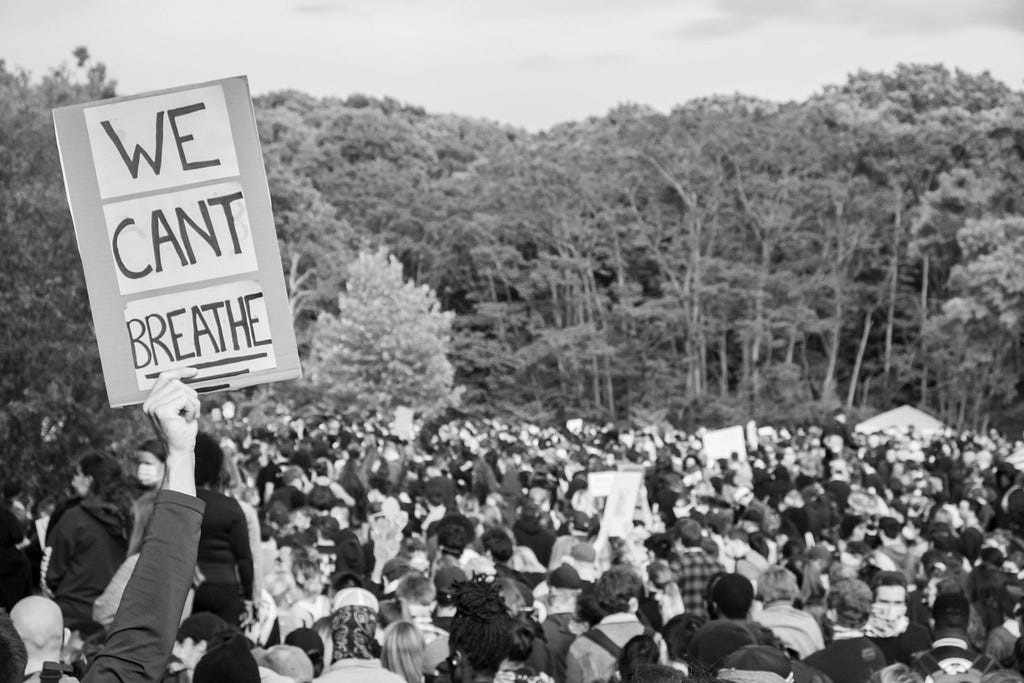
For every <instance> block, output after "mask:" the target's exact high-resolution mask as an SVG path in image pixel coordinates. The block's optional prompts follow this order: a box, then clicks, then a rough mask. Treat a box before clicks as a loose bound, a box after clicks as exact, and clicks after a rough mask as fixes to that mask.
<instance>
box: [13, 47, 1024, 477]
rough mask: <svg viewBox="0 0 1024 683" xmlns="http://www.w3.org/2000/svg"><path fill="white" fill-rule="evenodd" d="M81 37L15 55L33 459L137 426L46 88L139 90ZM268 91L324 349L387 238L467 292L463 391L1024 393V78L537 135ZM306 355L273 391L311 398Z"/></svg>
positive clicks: (449, 304) (691, 113)
mask: <svg viewBox="0 0 1024 683" xmlns="http://www.w3.org/2000/svg"><path fill="white" fill-rule="evenodd" d="M76 56H77V57H78V58H79V64H78V66H77V67H68V66H65V67H61V68H59V69H55V70H54V71H53V72H52V73H49V74H47V75H45V76H44V77H42V78H41V79H38V80H34V79H32V78H30V77H29V76H28V75H27V74H25V73H22V72H20V71H17V70H13V69H10V68H8V67H6V66H3V64H2V62H0V231H2V237H3V241H4V245H5V248H4V249H2V250H0V291H2V294H0V316H2V318H0V319H2V320H3V324H2V325H0V329H2V330H3V339H2V340H3V344H2V349H0V400H3V401H4V404H5V406H6V407H5V409H4V410H3V411H2V412H0V441H2V442H3V443H5V444H6V445H7V446H6V447H7V448H8V450H9V451H11V454H12V458H14V459H15V460H18V462H21V460H20V459H19V458H22V457H24V458H35V459H36V460H39V457H42V461H45V460H46V458H59V457H60V454H61V453H64V454H66V453H67V452H68V451H73V450H76V449H78V450H80V449H81V448H83V447H85V446H88V445H90V444H103V443H106V442H108V441H109V439H110V438H111V436H112V435H113V434H122V433H131V431H130V429H129V430H128V431H124V430H125V429H126V427H125V424H126V422H130V421H131V418H130V417H128V416H126V415H125V414H124V413H123V411H111V410H110V409H109V408H106V407H105V394H104V391H103V385H102V380H101V377H100V368H99V362H98V356H97V351H96V346H95V340H94V338H93V335H92V331H91V323H90V319H89V313H88V302H87V298H86V294H85V287H84V280H83V277H82V274H81V266H80V263H79V261H78V255H77V250H76V249H75V246H74V233H73V229H72V226H71V220H70V214H69V213H68V210H67V205H66V201H65V199H64V193H63V188H62V181H61V175H60V166H59V160H58V158H57V152H56V145H55V143H54V139H53V129H52V124H51V119H50V113H49V110H50V108H52V107H55V106H60V105H63V104H69V103H72V102H79V101H89V100H94V99H99V98H102V97H109V96H112V95H113V94H114V93H115V91H116V87H115V84H114V82H113V81H111V80H110V79H109V77H108V75H107V74H106V71H105V69H104V68H103V66H102V65H101V64H95V63H93V62H92V61H91V60H90V59H89V58H88V54H87V53H83V54H76ZM255 106H256V116H257V123H258V128H259V132H260V136H261V139H262V144H263V153H264V160H265V164H266V168H267V174H268V179H269V183H270V191H271V196H272V200H273V208H274V214H275V220H276V222H277V228H278V234H279V239H280V245H281V251H282V258H283V262H284V268H285V276H286V282H287V285H288V293H289V297H290V300H291V303H292V306H293V312H294V317H295V325H296V330H297V333H298V337H299V340H300V352H301V354H302V356H303V358H310V357H312V358H313V359H314V360H316V359H317V358H322V357H323V356H324V353H325V352H324V343H323V340H322V339H321V340H319V341H318V334H320V333H321V332H318V330H320V331H322V330H324V329H325V328H332V327H333V328H337V324H338V323H337V321H338V320H340V319H341V318H340V317H339V312H341V309H343V308H345V306H346V303H345V301H344V299H339V292H341V291H342V290H343V288H344V285H345V283H346V282H348V281H349V279H350V277H351V275H352V273H351V269H352V268H353V267H354V264H358V263H359V259H358V258H357V255H358V254H359V253H360V252H365V251H369V252H375V251H377V250H379V249H386V250H388V251H390V253H391V254H393V255H394V256H395V257H396V258H397V259H398V262H399V263H400V264H401V268H402V271H403V273H404V276H405V278H407V279H408V280H410V281H412V282H413V283H414V284H415V285H417V286H419V285H425V286H427V287H429V288H430V289H431V290H432V291H433V292H434V293H436V300H437V302H438V303H439V306H440V309H442V310H444V311H446V312H447V313H448V314H449V316H448V317H449V318H450V319H448V320H447V321H446V322H445V324H444V326H445V335H447V344H448V348H447V356H448V360H449V361H450V364H451V368H447V367H441V366H437V364H434V365H435V366H437V372H439V373H442V375H443V374H445V373H448V377H449V378H450V377H451V376H452V373H453V381H454V385H455V386H457V387H459V409H460V410H462V411H464V412H468V413H482V414H500V415H506V416H507V415H514V416H517V417H520V418H523V419H529V420H534V421H538V422H555V421H561V420H564V419H567V418H571V417H576V416H581V417H587V418H591V419H597V420H602V421H605V420H606V421H628V420H633V421H640V422H665V421H667V422H672V423H674V424H676V425H679V426H684V427H686V426H694V425H697V424H709V425H721V424H731V423H735V422H737V421H739V420H742V419H749V418H754V419H758V420H761V421H781V422H794V421H799V420H803V419H806V418H809V417H812V416H815V415H818V414H820V412H821V411H822V410H825V409H828V408H831V407H836V406H844V407H846V408H848V409H850V410H853V411H858V410H859V411H864V412H869V411H871V410H874V409H881V408H887V407H891V406H893V405H896V404H900V403H911V404H915V405H919V406H921V407H922V408H924V409H926V410H929V411H931V412H933V413H934V414H936V415H937V416H939V417H940V418H941V419H943V420H945V421H947V422H948V423H949V424H951V425H954V426H957V427H962V428H975V429H982V428H985V427H987V426H989V425H992V424H995V425H999V426H1007V425H1013V424H1014V422H1013V419H1014V418H1015V417H1019V416H1020V415H1021V413H1022V411H1021V410H1020V402H1019V400H1018V395H1017V392H1018V389H1019V388H1020V387H1019V384H1020V380H1019V377H1020V364H1021V354H1020V341H1021V332H1022V327H1021V326H1022V323H1024V321H1022V317H1024V269H1022V268H1021V263H1022V262H1024V207H1022V194H1021V189H1020V188H1021V187H1024V183H1022V181H1024V97H1022V92H1021V91H1019V90H1014V89H1011V88H1010V87H1008V86H1007V85H1005V84H1003V83H1001V82H999V81H997V80H995V79H994V78H992V77H991V76H990V75H988V74H987V73H983V74H967V73H963V72H960V71H952V72H951V71H949V70H948V69H946V68H944V67H941V66H933V65H900V66H897V67H896V68H895V69H894V70H893V71H891V72H885V73H866V72H861V73H857V74H853V75H851V76H849V77H848V79H847V80H846V82H844V83H841V84H836V85H827V86H824V87H823V88H822V89H821V90H820V91H819V92H818V93H816V94H815V95H813V96H812V97H809V98H808V99H806V100H805V101H801V102H787V103H776V102H769V101H764V100H758V99H754V98H750V97H745V96H742V95H733V96H714V97H707V98H702V99H697V100H692V101H689V102H686V103H685V104H681V105H679V106H678V107H676V108H675V109H673V110H672V111H670V112H668V113H664V112H659V111H655V110H652V109H650V108H647V107H644V106H642V105H622V106H619V107H617V108H615V109H614V110H612V111H610V112H608V113H607V114H606V115H604V116H600V117H593V118H590V119H587V120H584V121H575V122H569V123H565V124H562V125H558V126H555V127H553V128H551V129H549V130H545V131H541V132H537V133H531V132H527V131H524V130H521V129H517V128H514V127H510V126H507V125H501V124H498V123H494V122H490V121H484V120H478V119H472V118H468V117H462V116H457V115H438V114H431V113H428V112H426V111H424V110H423V109H422V108H419V107H416V106H412V105H408V104H404V103H401V102H399V101H397V100H394V99H389V98H385V99H375V98H370V97H366V96H362V95H353V96H350V97H347V98H315V97H312V96H309V95H307V94H304V93H300V92H296V91H281V92H273V93H269V94H266V95H262V96H259V97H257V98H256V100H255ZM363 270H364V271H365V270H366V268H365V265H364V266H363ZM417 296H419V295H415V296H414V295H412V294H409V295H408V296H406V297H405V298H409V297H412V298H416V297H417ZM400 298H401V297H400ZM332 321H333V322H332ZM449 324H450V331H448V327H447V326H448V325H449ZM427 327H430V326H427ZM421 332H422V331H419V332H417V334H419V333H421ZM396 344H398V345H399V346H402V344H399V343H398V342H396ZM405 346H410V344H405ZM411 346H415V344H412V345H411ZM428 365H429V363H428ZM315 369H317V370H319V366H318V367H317V368H315ZM406 371H407V368H406ZM309 376H310V378H311V379H309V380H307V383H306V384H304V385H298V386H289V385H286V384H282V385H271V386H269V387H266V388H264V389H263V390H262V392H263V393H261V394H260V396H262V397H278V398H284V399H287V400H291V401H293V402H294V401H299V400H309V396H310V393H309V389H310V387H311V386H313V384H310V382H314V379H317V381H322V379H323V376H322V373H320V372H312V373H309ZM437 379H438V378H437V377H433V376H431V377H428V378H426V379H425V382H428V383H429V382H436V381H437ZM449 381H450V380H449ZM335 398H336V399H337V402H336V404H333V405H330V406H322V407H323V408H324V409H333V410H337V411H339V412H342V413H344V412H352V411H353V410H355V409H356V408H365V406H364V405H363V404H361V403H359V401H358V400H357V399H353V398H352V397H351V396H350V397H348V398H342V397H337V396H335ZM40 453H42V454H43V456H39V455H38V454H40Z"/></svg>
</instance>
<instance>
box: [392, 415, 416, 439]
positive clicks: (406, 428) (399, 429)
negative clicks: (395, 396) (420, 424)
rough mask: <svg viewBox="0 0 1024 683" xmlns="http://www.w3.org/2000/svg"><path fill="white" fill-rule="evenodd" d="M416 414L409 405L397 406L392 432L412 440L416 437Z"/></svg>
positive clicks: (399, 436) (400, 437) (401, 437)
mask: <svg viewBox="0 0 1024 683" xmlns="http://www.w3.org/2000/svg"><path fill="white" fill-rule="evenodd" d="M414 415H415V413H414V412H413V409H412V408H409V407H408V406H398V407H397V408H395V419H394V421H392V423H391V433H392V434H394V435H395V436H397V437H398V438H399V439H401V440H403V441H406V442H411V441H412V440H413V439H415V438H416V427H415V426H414V425H413V417H414Z"/></svg>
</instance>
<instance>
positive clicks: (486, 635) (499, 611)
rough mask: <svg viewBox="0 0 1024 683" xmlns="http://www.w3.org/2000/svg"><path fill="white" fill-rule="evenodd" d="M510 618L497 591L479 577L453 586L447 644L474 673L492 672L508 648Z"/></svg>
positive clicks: (505, 655)
mask: <svg viewBox="0 0 1024 683" xmlns="http://www.w3.org/2000/svg"><path fill="white" fill-rule="evenodd" d="M512 625H513V622H512V617H511V615H510V614H509V612H508V609H507V608H506V607H505V601H504V599H503V598H502V596H501V593H500V592H499V591H498V589H497V588H495V587H494V585H492V584H491V583H489V582H487V581H486V580H484V579H482V578H478V579H475V580H473V581H463V582H460V583H458V584H456V586H455V616H454V617H453V618H452V627H451V631H450V632H449V640H448V642H449V645H450V647H451V649H452V650H453V651H455V650H459V651H461V652H462V654H463V656H464V657H466V659H467V660H468V661H469V663H470V664H471V665H472V667H473V671H474V672H476V673H483V674H493V673H496V672H497V670H498V667H499V666H500V665H501V662H502V661H503V660H504V659H505V658H506V657H508V654H509V652H510V651H511V649H512Z"/></svg>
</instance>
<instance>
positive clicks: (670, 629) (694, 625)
mask: <svg viewBox="0 0 1024 683" xmlns="http://www.w3.org/2000/svg"><path fill="white" fill-rule="evenodd" d="M705 622H706V620H705V619H704V617H702V616H699V615H696V614H677V615H676V616H674V617H672V618H671V619H669V620H668V622H667V623H666V624H665V627H664V628H663V629H662V631H661V633H662V636H664V638H665V648H666V649H667V650H668V658H669V660H670V661H672V662H676V663H684V662H685V661H686V648H687V647H689V645H690V641H691V640H692V639H693V636H694V634H695V633H697V631H698V630H699V629H700V627H701V626H703V625H704V624H705Z"/></svg>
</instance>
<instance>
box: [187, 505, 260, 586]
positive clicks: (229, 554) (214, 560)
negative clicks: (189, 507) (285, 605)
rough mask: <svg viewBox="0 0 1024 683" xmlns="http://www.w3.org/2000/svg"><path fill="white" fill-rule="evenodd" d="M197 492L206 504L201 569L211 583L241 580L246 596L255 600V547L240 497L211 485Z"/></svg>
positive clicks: (226, 583)
mask: <svg viewBox="0 0 1024 683" xmlns="http://www.w3.org/2000/svg"><path fill="white" fill-rule="evenodd" d="M196 496H197V497H198V498H199V499H200V500H201V501H203V503H205V505H206V514H205V515H203V525H202V533H201V535H200V537H199V551H198V559H197V562H198V563H199V570H200V571H201V572H202V573H203V576H205V577H206V582H207V583H210V584H216V585H231V584H240V585H241V589H242V596H243V597H244V598H245V599H246V600H252V579H253V567H252V549H251V548H250V547H249V528H248V527H247V526H246V524H245V513H243V512H242V507H241V506H240V505H239V504H238V501H237V500H234V499H232V498H228V497H227V496H225V495H222V494H220V493H216V492H214V491H210V490H207V489H199V490H198V491H196ZM236 569H237V575H236V573H235V572H236Z"/></svg>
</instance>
